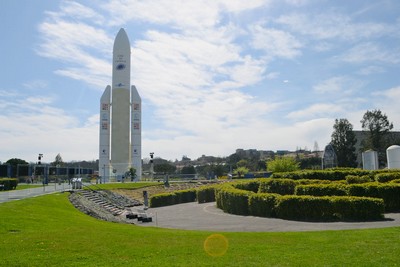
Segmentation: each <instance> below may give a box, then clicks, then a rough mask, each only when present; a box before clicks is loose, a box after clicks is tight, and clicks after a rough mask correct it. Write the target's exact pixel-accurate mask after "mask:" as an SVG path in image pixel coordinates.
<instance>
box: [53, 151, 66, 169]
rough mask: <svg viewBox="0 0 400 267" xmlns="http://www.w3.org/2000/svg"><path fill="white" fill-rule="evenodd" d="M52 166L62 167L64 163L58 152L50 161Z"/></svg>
mask: <svg viewBox="0 0 400 267" xmlns="http://www.w3.org/2000/svg"><path fill="white" fill-rule="evenodd" d="M51 165H52V166H59V167H62V166H63V165H64V161H63V159H62V157H61V155H60V153H58V154H57V156H56V158H55V159H54V161H53V162H52V163H51Z"/></svg>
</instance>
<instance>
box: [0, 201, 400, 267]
mask: <svg viewBox="0 0 400 267" xmlns="http://www.w3.org/2000/svg"><path fill="white" fill-rule="evenodd" d="M68 194H69V193H57V194H52V195H45V196H41V197H35V198H30V199H25V200H19V201H12V202H7V203H2V204H0V266H396V265H399V264H400V228H399V227H396V228H385V229H375V230H351V231H322V232H296V233H219V234H222V235H223V236H224V237H225V238H226V240H227V243H225V242H222V241H221V239H220V240H219V241H218V240H216V241H215V242H213V243H212V242H211V243H208V242H207V243H206V246H205V245H204V244H205V241H206V240H207V237H209V236H210V235H212V234H215V233H213V232H204V231H185V230H169V229H159V228H147V227H139V226H135V225H127V224H117V223H110V222H104V221H99V220H96V219H94V218H92V217H90V216H87V215H85V214H83V213H81V212H79V211H78V210H76V209H75V208H74V207H73V206H72V205H71V204H70V202H69V201H68ZM224 240H225V239H224ZM226 244H227V247H226ZM225 248H226V253H224V251H225ZM205 249H206V250H207V252H208V253H207V252H206V250H205ZM213 255H217V256H213Z"/></svg>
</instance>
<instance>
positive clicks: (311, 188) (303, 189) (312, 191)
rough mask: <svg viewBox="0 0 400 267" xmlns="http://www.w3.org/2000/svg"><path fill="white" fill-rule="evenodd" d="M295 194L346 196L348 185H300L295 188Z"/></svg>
mask: <svg viewBox="0 0 400 267" xmlns="http://www.w3.org/2000/svg"><path fill="white" fill-rule="evenodd" d="M295 195H311V196H346V195H347V186H346V185H344V184H337V183H331V184H309V185H298V186H296V189H295Z"/></svg>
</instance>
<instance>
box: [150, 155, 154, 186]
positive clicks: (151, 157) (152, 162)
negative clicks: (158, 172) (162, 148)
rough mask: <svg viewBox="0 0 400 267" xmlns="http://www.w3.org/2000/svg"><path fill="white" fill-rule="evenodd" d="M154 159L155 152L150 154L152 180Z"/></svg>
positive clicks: (151, 176) (152, 177)
mask: <svg viewBox="0 0 400 267" xmlns="http://www.w3.org/2000/svg"><path fill="white" fill-rule="evenodd" d="M153 157H154V152H150V178H151V180H153V179H154V161H153Z"/></svg>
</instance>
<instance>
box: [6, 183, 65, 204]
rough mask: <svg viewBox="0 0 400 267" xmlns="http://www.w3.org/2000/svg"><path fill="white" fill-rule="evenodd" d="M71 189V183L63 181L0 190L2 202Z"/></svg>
mask: <svg viewBox="0 0 400 267" xmlns="http://www.w3.org/2000/svg"><path fill="white" fill-rule="evenodd" d="M69 189H71V185H68V184H67V183H63V184H61V185H59V184H48V185H46V186H40V187H35V188H29V189H23V190H11V191H0V203H3V202H7V201H13V200H19V199H24V198H28V197H36V196H41V195H46V194H51V193H54V192H61V191H64V190H69Z"/></svg>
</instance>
